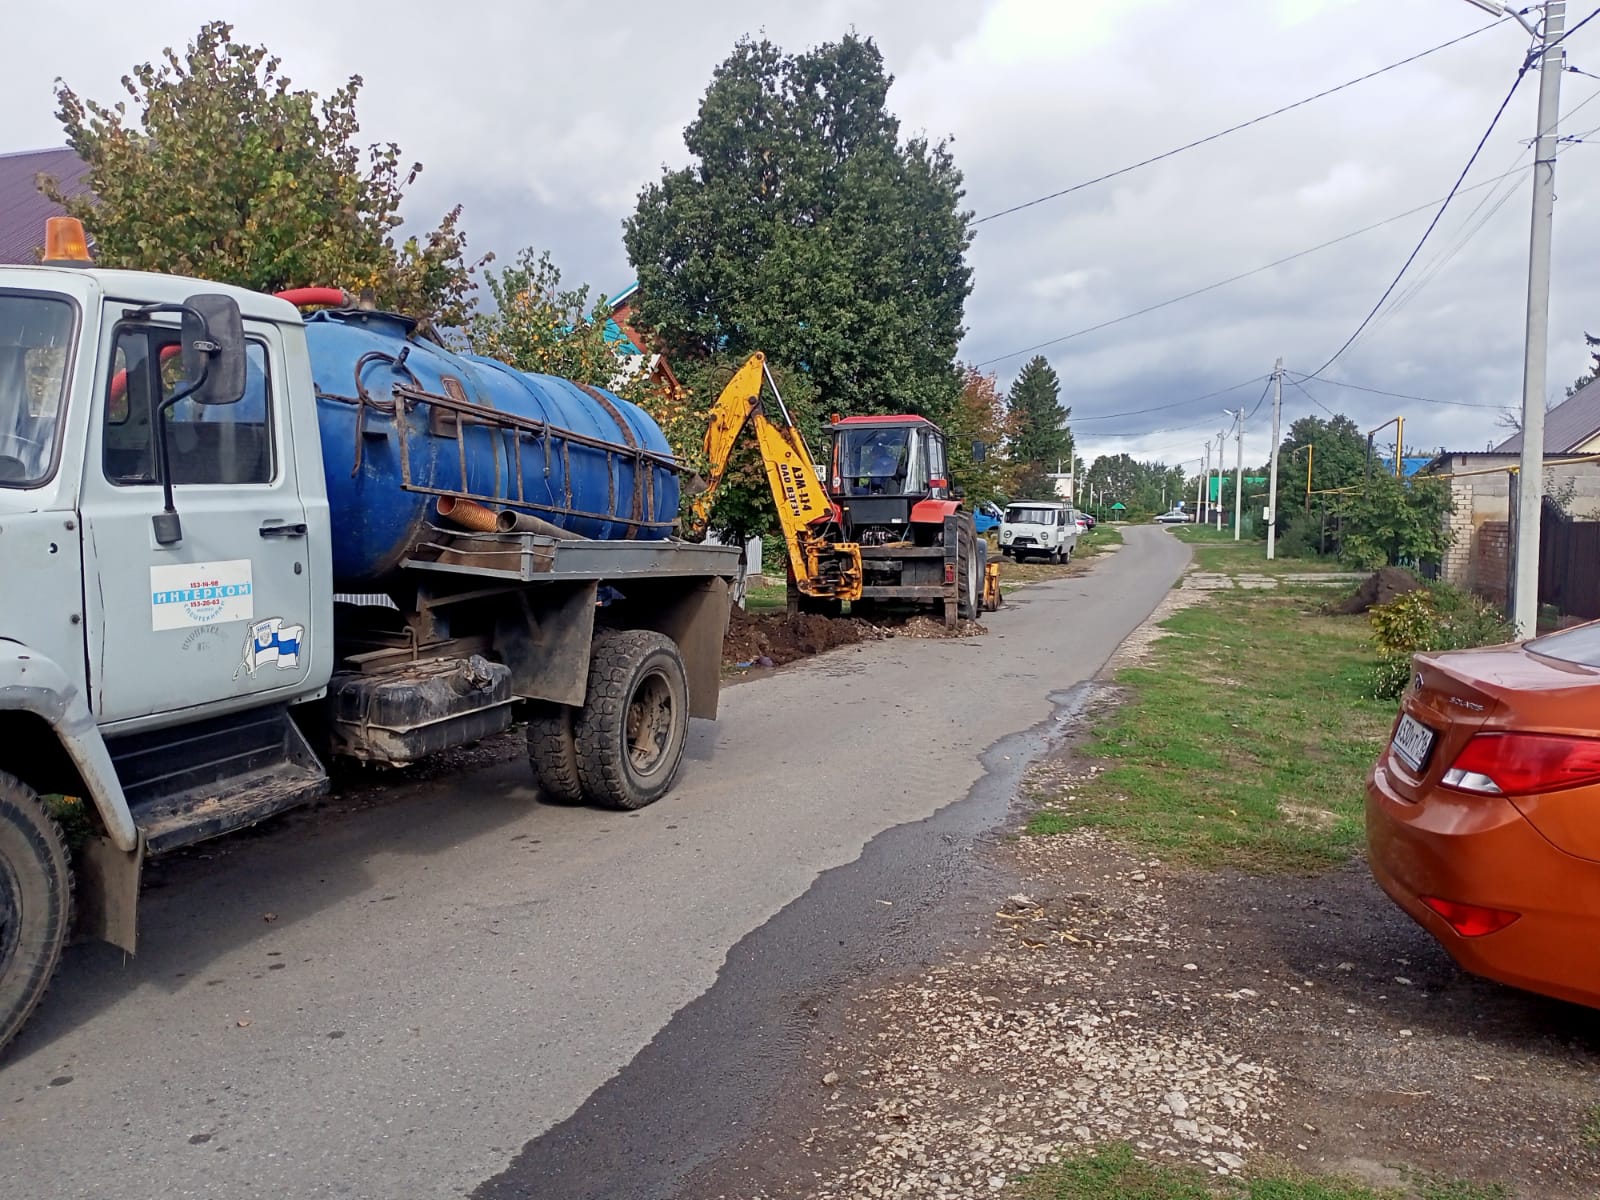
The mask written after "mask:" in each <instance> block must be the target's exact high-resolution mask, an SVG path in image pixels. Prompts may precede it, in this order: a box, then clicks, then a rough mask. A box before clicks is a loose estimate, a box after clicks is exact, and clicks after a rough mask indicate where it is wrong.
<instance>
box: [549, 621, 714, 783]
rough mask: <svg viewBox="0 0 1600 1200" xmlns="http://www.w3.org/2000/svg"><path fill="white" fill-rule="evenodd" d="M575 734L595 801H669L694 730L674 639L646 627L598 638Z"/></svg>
mask: <svg viewBox="0 0 1600 1200" xmlns="http://www.w3.org/2000/svg"><path fill="white" fill-rule="evenodd" d="M573 731H574V734H575V735H576V743H577V757H578V778H579V780H580V781H581V783H582V785H583V793H584V795H585V796H587V797H588V798H589V799H590V800H592V801H594V802H595V803H597V804H604V805H607V806H609V807H611V808H624V809H633V808H643V807H644V806H645V805H647V804H653V803H655V802H656V801H657V800H659V799H661V797H662V796H665V795H666V794H667V792H668V790H669V789H670V788H671V787H672V782H673V780H674V779H676V778H677V776H678V768H679V766H681V765H682V763H683V747H684V743H685V741H687V739H688V732H689V683H688V677H687V676H686V674H685V673H684V669H683V658H682V657H681V656H680V655H679V653H678V647H677V646H676V645H674V644H673V641H672V639H671V638H669V637H667V636H666V635H664V634H660V633H655V632H653V631H651V630H647V629H626V630H622V629H607V630H601V631H600V632H598V633H596V634H595V638H594V649H593V651H592V652H591V654H590V657H589V689H588V695H587V696H586V697H585V699H584V702H583V708H582V710H581V711H580V712H579V714H578V718H577V721H576V722H575V724H574V730H573Z"/></svg>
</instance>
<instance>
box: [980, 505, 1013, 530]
mask: <svg viewBox="0 0 1600 1200" xmlns="http://www.w3.org/2000/svg"><path fill="white" fill-rule="evenodd" d="M1005 519H1006V514H1005V511H1004V510H1003V509H1002V508H1001V507H1000V506H999V505H998V504H995V503H993V502H992V501H989V500H985V501H984V502H983V503H982V504H980V505H978V506H977V507H976V508H974V509H973V510H972V523H973V524H974V525H975V526H977V529H978V532H979V533H988V532H989V531H990V530H991V529H999V528H1000V524H1001V522H1002V521H1004V520H1005Z"/></svg>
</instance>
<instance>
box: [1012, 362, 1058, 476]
mask: <svg viewBox="0 0 1600 1200" xmlns="http://www.w3.org/2000/svg"><path fill="white" fill-rule="evenodd" d="M1071 415H1072V409H1071V408H1070V407H1067V408H1063V407H1062V405H1061V381H1060V380H1059V379H1058V378H1056V373H1055V371H1054V370H1053V369H1052V368H1051V366H1050V364H1049V363H1048V362H1046V361H1045V359H1044V356H1043V355H1036V356H1035V357H1033V358H1031V359H1029V360H1028V362H1027V364H1026V365H1025V366H1024V367H1023V368H1022V370H1021V371H1019V372H1018V373H1017V377H1016V379H1014V380H1012V382H1011V390H1010V391H1009V392H1008V393H1006V416H1007V421H1008V426H1009V431H1010V435H1011V436H1010V441H1009V444H1008V446H1007V452H1008V456H1009V458H1010V460H1011V477H1010V479H1009V480H1008V483H1009V485H1010V489H1011V495H1012V498H1013V499H1031V500H1037V499H1041V498H1044V497H1048V496H1053V495H1054V494H1055V489H1054V485H1053V484H1052V483H1051V482H1050V480H1048V479H1046V478H1045V476H1046V475H1049V474H1053V473H1055V472H1057V471H1060V470H1062V469H1063V468H1064V467H1065V465H1066V464H1068V463H1071V462H1072V452H1073V443H1072V432H1071V430H1069V429H1068V427H1067V419H1068V418H1069V417H1070V416H1071Z"/></svg>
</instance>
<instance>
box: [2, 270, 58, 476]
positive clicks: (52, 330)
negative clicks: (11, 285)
mask: <svg viewBox="0 0 1600 1200" xmlns="http://www.w3.org/2000/svg"><path fill="white" fill-rule="evenodd" d="M73 316H74V312H73V307H72V305H71V303H69V302H68V301H66V300H63V299H55V298H51V297H47V296H25V295H17V294H3V293H0V487H31V486H33V485H34V484H38V483H43V482H44V481H45V480H46V479H48V478H49V477H50V475H51V473H52V471H53V468H54V465H55V458H56V438H57V436H58V434H59V431H60V425H61V418H62V415H63V414H62V400H63V398H64V397H65V395H66V390H67V360H68V358H69V357H70V353H69V352H70V350H71V347H72V327H73Z"/></svg>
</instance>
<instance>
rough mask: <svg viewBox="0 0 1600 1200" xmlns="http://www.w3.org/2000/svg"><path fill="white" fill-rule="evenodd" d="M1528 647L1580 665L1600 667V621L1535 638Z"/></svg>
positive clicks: (1536, 651)
mask: <svg viewBox="0 0 1600 1200" xmlns="http://www.w3.org/2000/svg"><path fill="white" fill-rule="evenodd" d="M1528 649H1529V650H1532V651H1533V652H1534V653H1535V654H1542V655H1544V656H1545V657H1546V658H1558V659H1560V660H1561V661H1562V662H1569V663H1576V664H1577V665H1578V666H1580V667H1600V622H1596V623H1595V624H1593V625H1579V626H1578V627H1577V628H1576V629H1563V630H1562V631H1561V632H1560V633H1552V634H1548V635H1547V636H1545V637H1542V638H1535V639H1534V640H1533V641H1531V642H1529V643H1528Z"/></svg>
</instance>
